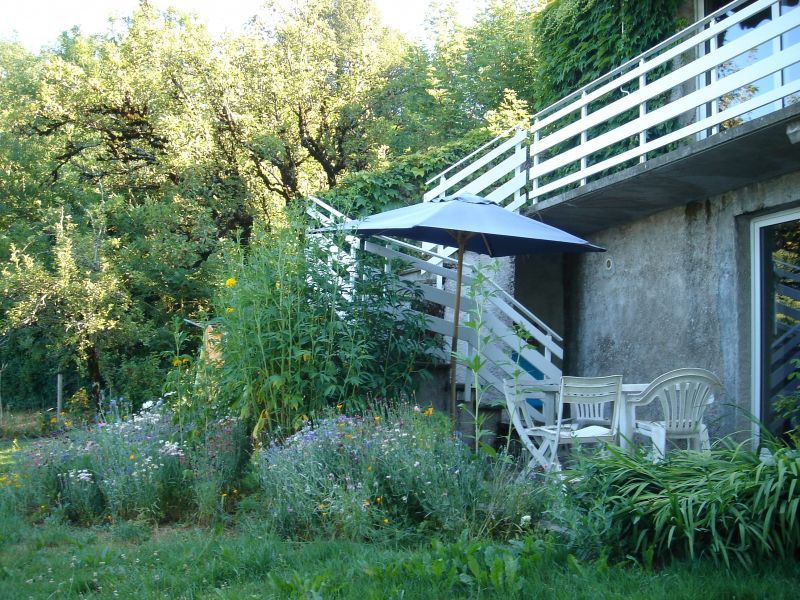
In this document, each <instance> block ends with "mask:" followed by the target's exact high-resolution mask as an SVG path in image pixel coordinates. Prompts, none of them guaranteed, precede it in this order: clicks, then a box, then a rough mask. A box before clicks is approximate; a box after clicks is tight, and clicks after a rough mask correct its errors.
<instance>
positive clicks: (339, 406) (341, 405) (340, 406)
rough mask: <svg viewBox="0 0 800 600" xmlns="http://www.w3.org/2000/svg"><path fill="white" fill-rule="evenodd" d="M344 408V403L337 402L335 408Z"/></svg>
mask: <svg viewBox="0 0 800 600" xmlns="http://www.w3.org/2000/svg"><path fill="white" fill-rule="evenodd" d="M343 408H344V404H337V405H336V410H342V409H343Z"/></svg>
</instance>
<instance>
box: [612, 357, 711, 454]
mask: <svg viewBox="0 0 800 600" xmlns="http://www.w3.org/2000/svg"><path fill="white" fill-rule="evenodd" d="M721 387H722V383H721V382H720V380H719V378H718V377H717V376H716V375H714V374H713V373H712V372H711V371H706V370H705V369H694V368H687V369H676V370H675V371H669V372H668V373H664V374H663V375H661V376H659V377H657V378H656V379H654V380H653V382H652V383H651V384H650V385H648V386H647V388H646V389H645V390H644V391H643V392H642V393H641V394H638V395H636V396H631V397H629V398H628V399H627V403H628V404H629V405H630V406H632V407H633V414H634V431H635V432H636V433H640V434H642V435H644V436H647V437H649V438H650V439H651V440H652V442H653V448H654V450H655V452H656V459H659V458H663V457H664V456H665V454H666V451H667V438H669V439H671V440H686V445H687V448H688V449H689V450H704V451H707V450H710V449H711V444H710V441H709V438H708V429H707V428H706V426H705V424H704V423H703V413H704V412H705V410H706V408H707V407H708V405H709V404H711V403H712V402H713V401H714V394H715V393H718V392H719V390H720V389H721ZM654 400H659V401H660V404H661V410H662V417H663V419H662V420H660V421H639V420H636V419H635V410H636V409H637V408H639V407H641V406H647V405H648V404H650V403H651V402H653V401H654Z"/></svg>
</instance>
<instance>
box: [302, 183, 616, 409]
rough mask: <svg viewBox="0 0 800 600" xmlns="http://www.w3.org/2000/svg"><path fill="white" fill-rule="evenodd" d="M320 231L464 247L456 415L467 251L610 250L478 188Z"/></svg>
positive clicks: (455, 341)
mask: <svg viewBox="0 0 800 600" xmlns="http://www.w3.org/2000/svg"><path fill="white" fill-rule="evenodd" d="M314 231H315V232H324V231H347V232H351V233H355V234H356V235H361V236H370V235H386V236H395V237H405V238H410V239H413V240H418V241H422V242H430V243H434V244H441V245H444V246H453V247H457V248H458V263H457V265H458V266H457V269H456V293H455V307H454V315H453V345H452V353H451V362H450V414H451V416H453V417H455V411H456V385H455V383H456V382H455V380H456V352H457V350H458V321H459V313H460V309H461V279H462V271H463V265H464V252H465V251H469V252H477V253H479V254H487V255H489V256H492V257H498V256H519V255H522V254H543V253H558V252H604V251H605V249H604V248H601V247H599V246H595V245H593V244H590V243H589V242H587V241H586V240H583V239H581V238H579V237H576V236H574V235H572V234H569V233H567V232H566V231H562V230H560V229H558V228H556V227H551V226H550V225H545V224H544V223H541V222H539V221H534V220H533V219H529V218H528V217H524V216H522V215H519V214H517V213H513V212H511V211H508V210H506V209H505V208H503V207H502V206H499V205H498V204H496V203H494V202H492V201H491V200H487V199H486V198H481V197H480V196H475V195H473V194H458V195H455V196H447V197H444V198H437V199H435V200H431V201H430V202H423V203H421V204H414V205H412V206H406V207H403V208H397V209H395V210H389V211H386V212H382V213H378V214H375V215H371V216H369V217H366V218H364V219H354V220H351V221H347V222H345V223H343V224H341V225H338V226H334V227H323V228H320V229H315V230H314Z"/></svg>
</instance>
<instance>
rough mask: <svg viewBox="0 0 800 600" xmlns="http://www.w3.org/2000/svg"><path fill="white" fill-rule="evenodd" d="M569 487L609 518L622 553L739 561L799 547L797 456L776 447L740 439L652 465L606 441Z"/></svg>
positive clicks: (645, 557) (799, 457)
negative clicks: (766, 450)
mask: <svg viewBox="0 0 800 600" xmlns="http://www.w3.org/2000/svg"><path fill="white" fill-rule="evenodd" d="M579 473H580V479H579V480H578V483H577V485H576V486H575V487H574V488H573V489H572V493H573V494H574V496H573V497H574V498H575V499H576V500H577V501H578V502H579V503H582V504H583V506H584V508H585V509H587V510H589V511H592V512H595V513H599V514H601V515H605V516H606V517H607V518H608V520H609V521H610V523H609V527H608V529H607V532H608V533H609V536H608V539H607V541H608V542H612V544H613V547H615V549H616V550H617V551H618V552H619V553H620V554H621V555H622V556H624V555H626V554H628V553H630V554H633V555H636V556H639V557H640V558H642V559H643V560H645V561H646V562H650V561H652V559H653V557H659V558H667V557H669V556H674V557H690V558H697V557H700V556H704V555H709V556H713V557H715V558H717V559H721V560H722V561H724V562H725V564H727V565H730V562H731V559H735V560H738V561H739V562H741V563H742V564H744V565H748V564H750V563H751V562H752V560H753V558H755V557H758V556H761V557H774V556H782V557H785V556H791V555H792V554H793V553H794V552H796V551H797V550H798V548H800V520H798V513H799V512H800V511H798V508H799V505H800V489H798V479H799V478H800V455H798V453H797V451H796V450H791V449H789V448H786V447H784V448H780V449H776V450H775V452H774V455H773V457H772V458H771V460H768V461H766V462H762V461H760V460H759V456H758V455H757V454H755V453H754V452H752V451H750V450H746V449H745V448H744V447H743V446H742V445H740V446H736V447H724V448H717V449H714V450H712V451H711V452H706V453H703V452H690V451H681V452H671V453H670V454H669V455H668V456H667V458H666V459H665V460H663V461H661V462H659V463H656V464H653V463H652V462H650V460H649V459H648V457H647V456H646V455H644V454H641V453H633V454H632V453H627V452H624V451H622V450H620V449H619V448H614V447H609V448H608V451H607V453H606V454H605V455H601V456H593V457H592V459H591V460H584V461H582V463H581V465H580V467H579Z"/></svg>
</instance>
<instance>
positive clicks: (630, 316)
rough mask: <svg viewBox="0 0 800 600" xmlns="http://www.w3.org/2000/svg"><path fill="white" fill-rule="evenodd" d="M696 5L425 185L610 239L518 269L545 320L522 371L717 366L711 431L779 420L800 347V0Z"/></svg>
mask: <svg viewBox="0 0 800 600" xmlns="http://www.w3.org/2000/svg"><path fill="white" fill-rule="evenodd" d="M682 11H683V14H685V15H686V16H688V17H692V18H690V19H688V20H689V21H693V24H692V25H690V26H689V27H688V28H686V29H685V30H684V31H681V32H679V33H677V34H675V35H674V36H673V37H671V38H670V39H668V40H665V41H664V42H662V43H661V44H659V45H658V46H657V47H655V48H653V49H651V50H649V51H647V52H645V53H644V54H642V55H641V56H638V57H636V58H634V59H632V60H631V61H629V62H628V63H626V64H625V65H621V66H620V67H619V68H617V69H615V70H613V71H612V72H610V73H609V74H607V75H606V76H604V77H603V78H601V79H599V80H597V81H595V82H592V83H591V84H589V85H587V86H586V87H584V88H582V89H580V90H576V91H575V92H574V93H573V94H570V95H569V96H568V97H566V98H564V99H562V100H561V101H560V102H558V103H556V104H554V105H552V106H550V107H548V108H546V109H545V110H543V111H541V112H539V113H537V114H536V115H534V116H533V117H532V119H531V123H530V125H529V126H524V127H518V128H517V129H516V130H514V131H511V132H508V133H507V134H506V135H504V136H500V137H498V138H497V139H496V140H495V141H493V142H491V143H489V144H487V145H486V146H484V147H482V148H479V149H476V151H475V152H473V153H472V154H471V155H470V156H468V157H465V159H464V160H462V161H460V162H459V163H458V164H456V165H454V166H453V167H451V168H450V169H448V170H447V171H445V172H443V173H441V174H440V175H438V176H437V177H436V178H434V179H432V180H431V182H430V189H429V192H428V194H427V195H426V198H433V197H437V196H443V195H449V194H454V193H458V192H469V193H475V194H480V195H484V196H486V197H488V198H490V199H492V200H494V201H496V202H498V203H500V204H502V205H503V206H505V207H506V208H507V209H509V210H516V211H520V212H522V213H524V214H527V215H528V216H531V217H533V218H536V219H541V220H542V221H544V222H545V223H548V224H551V225H555V226H556V227H560V228H562V229H565V230H567V231H569V232H571V233H574V234H576V235H579V236H581V237H584V238H586V239H588V240H589V241H591V242H592V243H595V244H598V245H600V246H603V247H605V248H607V252H606V253H604V254H587V255H574V256H569V255H564V256H560V257H553V256H550V255H548V256H541V257H538V256H528V257H520V258H517V259H515V260H513V263H510V264H509V265H507V267H506V273H505V277H506V278H508V279H510V280H511V289H512V290H513V295H514V301H515V302H518V303H520V304H521V305H522V307H523V309H524V310H522V312H525V311H526V310H527V311H529V312H530V314H531V315H534V316H535V320H534V319H532V320H528V321H525V322H524V323H522V324H520V323H515V324H514V325H513V329H514V331H516V332H519V331H521V330H524V331H525V332H533V333H532V334H529V333H523V334H522V336H523V337H524V338H525V340H524V341H525V342H527V343H528V345H529V349H530V350H531V351H532V356H529V355H526V360H527V361H528V362H527V363H526V364H528V365H533V366H534V367H535V368H532V369H525V370H526V373H524V374H523V375H524V376H527V375H530V374H533V375H532V376H533V377H534V378H537V379H541V378H542V374H544V377H543V378H544V379H551V378H553V375H552V374H551V373H549V372H548V370H547V368H549V367H550V366H551V365H552V366H553V367H554V369H555V370H557V371H558V372H559V373H566V374H572V375H582V376H592V375H604V374H612V373H614V374H622V375H623V380H624V381H625V382H629V383H647V382H649V381H652V380H653V379H654V378H655V377H657V376H658V375H660V374H662V373H664V372H666V371H669V370H672V369H676V368H680V367H688V366H691V367H701V368H705V369H708V370H711V371H712V372H714V373H716V374H717V375H718V376H719V377H720V378H721V380H722V381H723V382H724V390H723V394H722V397H720V398H717V402H716V403H715V405H714V406H713V407H712V408H711V409H710V410H709V411H708V412H707V417H706V420H707V421H708V425H709V428H710V430H711V432H712V434H715V435H717V436H720V435H723V434H731V433H736V434H738V435H739V436H740V437H743V438H744V437H751V436H752V435H753V434H756V435H758V432H759V427H760V424H762V423H763V424H764V425H765V426H766V427H767V428H769V429H771V430H773V431H775V432H781V431H782V430H784V429H785V428H786V427H787V423H785V422H784V421H782V420H781V418H780V417H779V416H778V414H777V413H776V410H775V402H776V400H777V399H778V398H780V397H781V396H784V395H786V394H789V393H792V392H793V391H794V390H795V389H796V388H797V381H795V380H794V379H792V378H790V375H791V374H792V373H793V372H794V371H795V370H796V369H797V368H798V367H797V366H796V365H795V363H794V362H793V360H796V359H800V6H798V1H797V0H737V1H734V2H731V3H728V4H725V3H724V2H719V1H714V0H693V1H691V0H687V2H686V3H685V5H684V6H683V9H682ZM426 250H430V249H426ZM431 251H432V252H433V253H436V252H438V253H439V255H441V254H442V253H446V249H443V248H434V249H432V250H431ZM429 262H435V261H434V259H430V261H429ZM443 275H445V274H443V273H440V279H441V276H443ZM439 287H444V288H446V284H445V285H444V286H442V285H441V281H440V282H439ZM500 320H502V319H500ZM543 324H546V325H543ZM464 333H465V335H468V333H469V332H464ZM525 336H527V337H525ZM553 341H555V342H556V343H557V345H558V347H559V348H558V349H554V348H552V347H551V346H548V345H547V344H548V343H549V342H553ZM471 351H474V349H470V348H469V347H467V348H465V350H464V352H467V353H469V352H471ZM500 354H504V355H505V356H508V355H509V354H510V355H511V356H512V357H513V356H515V354H514V353H513V352H511V353H509V351H508V349H506V351H505V352H501V353H500ZM537 361H538V362H537ZM516 362H517V365H519V361H518V360H517V361H516ZM501 363H502V360H495V367H496V369H499V370H502V369H505V372H506V373H508V371H509V370H508V368H507V367H506V366H504V365H502V364H501ZM545 367H547V368H545ZM502 376H503V375H502V373H501V374H500V377H502ZM485 378H486V380H487V381H489V382H490V383H491V382H492V380H493V379H497V376H495V375H493V374H492V373H489V372H488V371H487V373H486V374H485ZM495 387H497V386H496V385H495Z"/></svg>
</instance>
